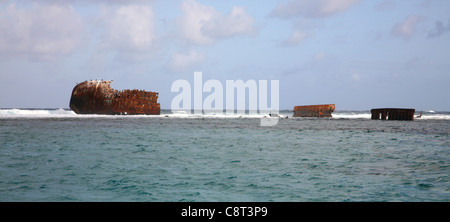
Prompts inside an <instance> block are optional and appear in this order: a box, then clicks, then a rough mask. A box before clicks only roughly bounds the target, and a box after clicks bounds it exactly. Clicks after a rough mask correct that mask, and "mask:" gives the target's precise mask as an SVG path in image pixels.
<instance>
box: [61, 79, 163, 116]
mask: <svg viewBox="0 0 450 222" xmlns="http://www.w3.org/2000/svg"><path fill="white" fill-rule="evenodd" d="M112 82H113V81H112V80H111V81H103V80H91V81H84V82H82V83H79V84H77V85H76V86H75V87H74V88H73V91H72V96H71V98H70V104H69V107H70V109H72V110H73V111H74V112H75V113H77V114H107V115H120V114H128V115H135V114H147V115H159V114H160V104H159V103H157V99H158V93H157V92H149V91H144V90H137V89H133V90H129V89H126V90H122V91H119V90H116V89H112V88H111V83H112Z"/></svg>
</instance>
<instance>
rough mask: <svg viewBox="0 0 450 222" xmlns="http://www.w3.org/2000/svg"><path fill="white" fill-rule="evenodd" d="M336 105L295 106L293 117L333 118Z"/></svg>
mask: <svg viewBox="0 0 450 222" xmlns="http://www.w3.org/2000/svg"><path fill="white" fill-rule="evenodd" d="M334 108H335V105H334V104H324V105H309V106H295V107H294V115H293V116H292V117H332V115H331V113H332V112H333V111H334Z"/></svg>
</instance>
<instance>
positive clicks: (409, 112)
mask: <svg viewBox="0 0 450 222" xmlns="http://www.w3.org/2000/svg"><path fill="white" fill-rule="evenodd" d="M370 112H371V113H372V117H371V119H382V120H386V119H387V120H414V112H415V109H402V108H383V109H371V110H370Z"/></svg>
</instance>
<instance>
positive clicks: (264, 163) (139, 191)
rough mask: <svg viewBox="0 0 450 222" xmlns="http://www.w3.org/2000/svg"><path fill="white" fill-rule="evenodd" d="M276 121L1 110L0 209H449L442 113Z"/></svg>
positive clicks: (449, 115) (448, 117)
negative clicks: (405, 205)
mask: <svg viewBox="0 0 450 222" xmlns="http://www.w3.org/2000/svg"><path fill="white" fill-rule="evenodd" d="M280 115H281V117H282V118H279V119H278V124H276V125H273V126H261V121H262V119H265V118H274V117H268V115H263V114H258V115H237V114H235V115H194V114H187V113H172V112H171V111H169V110H163V111H162V113H161V115H159V116H145V115H144V116H142V115H139V116H108V115H77V114H75V113H74V112H73V111H71V110H68V109H0V178H1V179H0V201H1V202H55V201H62V202H79V201H82V202H85V201H87V202H385V201H387V202H435V201H439V202H441V201H443V202H448V201H450V182H449V181H450V177H449V176H450V139H449V133H450V112H434V111H424V112H423V115H422V117H421V118H416V119H415V120H414V121H386V120H371V119H370V112H369V111H335V112H334V113H333V117H332V118H293V117H292V112H291V111H289V110H285V111H282V112H281V113H280ZM416 115H417V112H416ZM285 117H288V118H285Z"/></svg>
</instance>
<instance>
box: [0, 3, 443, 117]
mask: <svg viewBox="0 0 450 222" xmlns="http://www.w3.org/2000/svg"><path fill="white" fill-rule="evenodd" d="M194 72H202V77H203V81H206V80H210V79H211V80H212V79H214V80H219V81H220V82H222V84H223V85H225V82H226V80H244V81H247V80H255V81H257V82H258V80H268V82H269V83H270V80H278V81H279V107H280V109H293V107H294V106H297V105H314V104H330V103H332V104H336V110H370V109H372V108H384V107H387V108H389V107H391V108H415V109H416V110H424V111H426V110H435V111H450V100H449V98H448V97H449V96H450V87H449V86H450V1H448V0H282V1H268V0H261V1H234V0H220V1H219V0H217V1H213V0H173V1H163V0H151V1H144V0H128V1H125V0H90V1H88V0H39V1H32V0H28V1H26V0H16V1H9V0H0V108H68V107H69V101H70V95H71V92H72V89H73V87H74V86H75V85H76V84H77V83H80V82H83V81H85V80H91V79H104V80H113V81H114V82H113V84H112V85H111V86H112V87H113V88H115V89H118V90H122V89H142V90H148V91H156V92H159V100H158V101H159V102H160V104H161V108H162V109H170V108H171V101H172V99H173V98H174V97H175V96H176V95H178V94H179V93H176V92H171V85H172V83H173V82H174V81H176V80H178V79H184V80H187V81H189V82H190V84H192V87H194V80H193V77H194ZM224 88H225V87H224ZM207 95H208V93H206V92H205V93H204V96H205V97H206V96H207ZM224 95H225V93H224ZM224 101H225V100H224ZM224 107H225V104H224Z"/></svg>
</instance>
